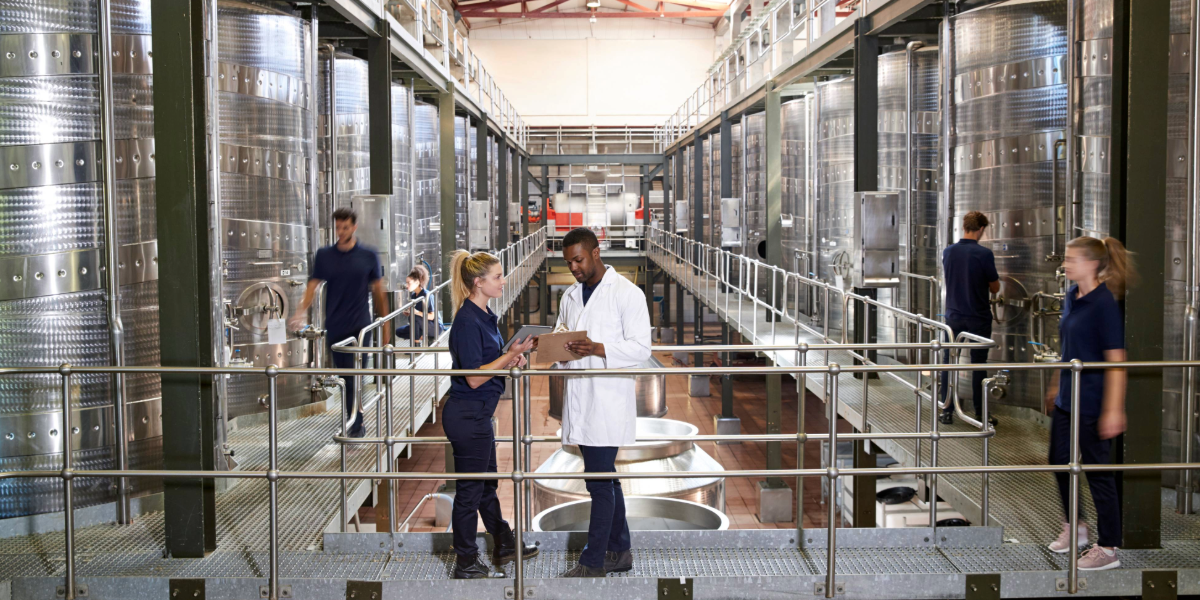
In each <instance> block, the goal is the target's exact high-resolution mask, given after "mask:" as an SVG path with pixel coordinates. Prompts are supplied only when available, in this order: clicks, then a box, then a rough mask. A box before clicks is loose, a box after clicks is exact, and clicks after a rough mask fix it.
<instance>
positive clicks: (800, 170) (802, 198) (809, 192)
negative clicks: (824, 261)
mask: <svg viewBox="0 0 1200 600" xmlns="http://www.w3.org/2000/svg"><path fill="white" fill-rule="evenodd" d="M780 108H781V111H782V120H783V131H782V140H781V141H782V154H783V157H782V173H781V175H782V179H783V181H782V183H783V185H782V188H783V195H782V203H781V207H780V212H781V216H782V223H781V226H782V227H781V230H782V238H783V268H784V269H786V270H787V271H788V272H790V273H799V274H801V275H804V276H806V277H813V276H815V273H816V263H815V262H814V261H813V237H814V234H813V229H812V227H813V225H814V221H813V219H812V215H813V210H814V209H813V202H814V201H815V198H814V194H815V190H814V189H813V187H812V179H811V177H810V174H811V173H812V169H811V167H810V163H811V160H812V157H811V155H810V152H811V146H812V144H811V133H812V130H811V127H810V125H811V123H812V95H811V94H809V95H807V96H804V97H801V98H797V99H794V100H789V101H787V102H784V103H783V104H782V105H781V107H780ZM764 196H765V193H764ZM763 222H764V224H765V222H766V215H765V214H764V215H763ZM764 229H765V227H764ZM763 235H765V231H764V233H763ZM786 292H787V298H788V302H789V305H790V306H793V307H794V306H797V303H798V306H799V308H800V310H801V311H802V312H804V313H805V314H812V307H813V304H812V297H811V296H812V292H811V291H810V290H806V289H800V290H797V289H795V287H792V288H789V289H788V290H786ZM797 294H799V297H797Z"/></svg>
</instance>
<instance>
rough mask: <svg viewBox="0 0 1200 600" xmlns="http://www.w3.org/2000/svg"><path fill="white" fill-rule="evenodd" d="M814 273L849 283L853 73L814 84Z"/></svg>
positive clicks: (836, 315)
mask: <svg viewBox="0 0 1200 600" xmlns="http://www.w3.org/2000/svg"><path fill="white" fill-rule="evenodd" d="M816 105H817V106H816V115H815V121H816V129H815V131H814V133H815V137H816V146H817V147H816V180H817V181H816V184H817V187H816V191H817V194H816V206H817V238H816V241H817V275H818V276H819V277H820V278H821V279H824V280H825V281H828V282H830V283H834V284H837V285H841V286H843V287H845V286H848V285H849V281H850V271H851V267H852V263H853V259H852V254H853V252H852V247H851V246H852V241H853V240H852V237H851V236H852V227H853V220H854V216H853V215H854V210H853V203H854V78H853V77H846V78H843V79H839V80H836V81H829V82H824V83H818V84H817V90H816ZM831 303H832V305H831V306H830V307H829V331H830V335H831V336H833V337H834V338H837V337H838V336H840V335H841V330H842V321H843V317H844V316H843V315H842V306H841V304H840V303H839V302H837V301H836V300H834V299H832V298H831Z"/></svg>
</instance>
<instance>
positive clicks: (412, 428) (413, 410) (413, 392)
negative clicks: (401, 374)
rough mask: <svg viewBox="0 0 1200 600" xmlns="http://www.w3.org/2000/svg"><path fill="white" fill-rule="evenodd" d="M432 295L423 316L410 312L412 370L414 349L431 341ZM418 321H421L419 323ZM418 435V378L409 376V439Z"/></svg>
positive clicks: (409, 345) (415, 363) (411, 449)
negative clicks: (430, 302)
mask: <svg viewBox="0 0 1200 600" xmlns="http://www.w3.org/2000/svg"><path fill="white" fill-rule="evenodd" d="M432 295H433V294H429V295H427V296H426V300H425V303H424V304H423V307H424V309H425V310H423V311H421V312H422V313H423V314H422V315H420V316H418V315H417V314H416V312H417V311H416V308H417V307H416V306H415V305H414V306H413V307H412V309H410V310H409V317H408V348H409V350H410V352H409V354H408V367H409V369H410V370H411V369H416V368H417V357H418V356H420V355H418V354H414V353H412V352H411V350H412V349H413V348H416V347H417V346H420V347H422V348H424V347H425V340H427V339H429V331H430V330H429V328H430V323H429V315H431V314H433V313H430V312H429V296H432ZM417 319H420V321H417ZM417 323H420V324H421V336H420V337H419V338H418V337H417ZM433 331H437V328H436V327H434V329H433ZM418 342H419V343H418ZM388 368H389V369H393V370H394V369H395V368H396V355H395V354H392V361H391V364H390V365H388ZM391 380H392V376H391V375H388V381H389V382H391ZM388 395H389V396H390V395H391V392H389V393H388ZM389 404H390V403H389ZM430 408H431V409H432V405H430ZM391 431H392V426H391V424H390V423H389V424H388V435H391ZM416 435H417V376H416V375H409V376H408V437H413V436H416ZM412 457H413V444H412V442H409V444H408V458H410V459H411V458H412ZM392 491H394V490H392Z"/></svg>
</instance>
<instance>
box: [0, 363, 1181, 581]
mask: <svg viewBox="0 0 1200 600" xmlns="http://www.w3.org/2000/svg"><path fill="white" fill-rule="evenodd" d="M930 346H931V349H933V350H940V349H941V348H940V343H939V342H938V341H937V340H934V341H933V342H931V343H930ZM934 356H935V362H934V364H931V365H895V366H890V365H889V366H886V367H884V366H881V365H866V364H863V365H853V366H847V367H842V366H840V365H838V364H837V363H830V364H828V365H826V366H824V367H819V368H816V367H801V366H797V367H770V368H759V367H749V368H735V369H733V370H735V371H738V372H744V373H761V372H779V373H783V372H790V373H823V374H825V375H826V376H828V377H829V383H830V387H829V390H830V394H829V396H828V405H829V407H828V410H829V419H830V420H829V422H830V423H834V422H835V419H836V415H837V406H838V403H839V397H838V381H839V378H840V377H839V376H840V375H842V374H845V373H873V372H883V371H885V370H899V371H917V372H919V371H920V370H933V371H940V370H945V371H966V370H978V365H940V364H937V362H936V353H935V355H934ZM1063 366H1064V365H1063V364H1062V363H1057V364H1055V363H1019V364H1007V365H1004V364H997V365H988V367H990V368H991V369H992V370H996V369H1009V370H1029V371H1033V370H1048V369H1059V370H1063ZM1195 366H1196V362H1195V361H1140V362H1139V361H1123V362H1098V363H1084V362H1082V361H1079V360H1073V361H1071V362H1070V364H1069V367H1068V368H1069V370H1070V372H1071V378H1072V387H1071V439H1070V462H1069V464H1066V465H988V464H986V458H985V460H984V462H985V464H983V465H978V466H956V467H939V466H938V465H937V457H936V453H934V455H933V457H932V461H931V465H930V466H928V467H924V466H921V465H919V464H918V465H917V466H915V467H904V468H882V469H881V468H848V469H839V468H837V467H836V466H833V465H831V466H829V467H828V468H824V469H790V470H771V469H757V470H737V471H719V472H697V471H689V472H637V473H633V472H629V473H537V475H536V478H537V479H590V478H596V477H601V478H613V479H617V478H620V479H652V478H653V479H657V478H676V479H680V478H709V477H780V476H792V477H825V478H827V479H828V480H829V481H830V483H831V485H832V483H834V482H836V480H837V479H838V478H840V477H854V476H890V475H917V476H920V475H925V476H928V477H930V480H931V481H936V477H937V476H938V475H949V474H981V475H985V476H986V475H988V474H991V473H1067V474H1068V476H1069V478H1070V486H1069V491H1068V507H1069V508H1068V526H1069V530H1070V531H1074V530H1076V529H1077V528H1078V524H1079V515H1078V512H1077V503H1078V500H1079V477H1080V476H1081V475H1083V474H1085V473H1089V472H1094V471H1164V470H1177V471H1186V470H1189V469H1192V468H1193V465H1191V464H1190V463H1153V464H1121V465H1084V464H1081V463H1080V448H1079V413H1080V411H1079V408H1080V388H1081V381H1082V380H1081V377H1082V373H1083V371H1084V370H1085V369H1149V368H1153V369H1163V368H1192V367H1195ZM730 370H731V369H730V368H729V367H725V368H722V369H713V368H706V367H692V368H666V369H612V370H607V369H578V370H559V369H553V370H552V369H529V370H524V371H523V370H522V369H520V368H513V369H509V370H501V369H495V370H478V369H462V370H446V371H439V370H429V369H411V370H406V371H397V370H396V369H370V370H366V371H367V374H372V375H375V374H378V375H391V374H397V373H408V374H412V375H495V376H507V377H508V378H509V379H510V380H511V382H512V384H513V386H514V390H515V392H516V393H515V394H514V398H518V397H520V395H521V391H522V389H523V388H524V386H525V385H527V383H528V378H529V377H533V376H543V375H544V376H549V375H551V374H553V375H555V376H567V377H627V376H630V375H638V374H662V373H676V372H678V373H686V374H697V373H699V374H711V373H714V372H721V373H728V372H729V371H730ZM351 371H352V370H349V369H312V368H279V367H275V366H274V365H271V366H268V367H266V368H265V369H263V370H262V374H263V375H264V376H265V377H267V383H268V385H267V390H268V393H267V399H268V411H269V419H268V435H267V445H268V468H267V470H265V471H202V470H201V471H197V470H178V471H177V470H163V469H159V470H140V469H133V470H131V469H116V470H89V469H85V470H75V469H73V468H72V460H73V459H72V448H71V436H70V435H67V436H65V437H64V439H63V468H62V469H61V470H60V471H52V470H37V471H15V472H14V471H7V472H0V480H3V479H10V478H31V477H58V478H60V479H62V482H63V505H64V525H65V529H64V532H63V535H64V538H65V540H64V547H65V555H66V556H65V559H66V560H65V562H66V566H65V570H64V579H65V583H66V585H65V589H66V597H67V598H73V597H74V596H75V589H76V587H75V584H76V572H75V521H74V512H75V503H74V497H73V493H72V480H73V479H75V478H77V477H104V478H113V477H130V478H137V477H156V478H167V479H181V478H182V479H208V478H212V479H233V478H244V479H266V480H267V484H268V528H269V535H268V540H269V552H268V554H269V562H268V565H267V566H268V572H267V579H268V582H269V585H268V595H267V597H268V598H271V599H278V598H279V597H280V591H279V590H280V588H279V489H278V485H279V481H280V480H285V479H310V480H316V479H322V480H326V479H339V480H342V481H345V480H349V479H370V478H373V479H379V480H386V481H388V482H389V484H391V483H393V482H395V481H406V480H431V479H432V480H437V479H444V478H446V475H447V474H446V473H433V472H407V473H400V472H395V471H391V470H390V469H389V472H387V473H382V472H378V471H376V472H334V471H280V470H279V469H278V466H279V465H278V447H279V439H278V386H277V385H276V383H277V380H278V377H279V376H281V375H282V376H286V375H314V374H324V375H328V374H333V375H335V376H337V375H348V374H351ZM246 372H247V370H246V369H244V368H230V367H161V366H160V367H130V366H126V367H104V366H100V367H96V366H92V367H73V366H72V365H69V364H64V365H61V366H59V367H7V368H0V375H26V374H47V373H50V374H58V375H59V376H60V377H61V378H62V381H61V384H62V385H61V392H60V393H61V400H62V427H63V431H71V428H72V421H73V418H72V412H71V390H72V383H71V378H72V377H73V376H74V375H77V374H85V373H107V374H114V373H158V374H167V373H175V374H205V375H221V374H234V373H237V374H245V373H246ZM934 381H936V379H935V380H934ZM935 385H936V384H935ZM984 401H985V403H986V396H985V400H984ZM522 416H524V417H525V418H526V419H527V418H528V411H525V412H524V415H523V414H522V407H521V403H520V402H516V401H514V402H513V435H512V438H510V439H511V442H512V444H513V457H514V461H513V465H514V470H513V471H511V472H505V473H454V474H453V477H454V478H455V479H465V480H500V479H510V480H512V481H513V482H514V486H513V505H514V514H516V515H519V514H520V513H521V506H522V491H523V489H524V488H525V487H527V486H528V477H527V476H526V474H525V473H523V472H521V471H519V470H516V465H520V464H522V462H521V458H522V443H521V441H522V440H521V439H519V434H520V429H519V427H520V423H521V419H522ZM819 435H820V434H812V435H810V434H805V433H804V432H800V431H798V432H797V434H796V436H795V438H796V440H797V441H798V442H799V441H808V440H816V439H821V438H819V437H818V436H819ZM824 435H825V438H824V439H827V440H828V441H829V443H830V447H836V443H837V439H838V438H839V437H841V438H842V439H854V437H852V436H855V435H856V434H842V435H840V436H839V434H838V433H837V429H836V428H834V427H831V428H830V431H829V433H828V434H824ZM858 435H872V434H858ZM915 435H916V436H918V437H919V436H920V435H921V434H920V432H918V433H917V434H915ZM930 435H931V438H932V439H931V441H932V443H935V444H936V442H937V437H938V436H939V435H940V436H946V437H950V436H951V434H949V433H947V434H938V433H937V432H936V430H934V431H932V432H930ZM527 437H528V438H529V439H528V440H527V441H526V444H528V443H530V442H532V441H534V439H533V437H532V436H527ZM539 437H541V436H539ZM706 437H711V436H706ZM717 437H720V436H717ZM755 437H766V436H755ZM980 437H983V439H984V442H985V443H986V442H987V440H988V437H990V436H980ZM862 439H871V438H866V437H864V438H862ZM387 441H388V440H384V442H385V443H387ZM547 441H548V440H547ZM391 442H393V443H394V442H395V438H392V439H391ZM935 448H936V446H935ZM931 493H932V490H931ZM934 497H936V496H934ZM932 504H933V505H935V506H936V502H933V503H932ZM393 510H394V509H393ZM829 511H830V519H829V526H828V527H827V543H826V547H827V552H828V557H829V565H828V568H827V571H826V588H825V589H826V592H825V596H826V597H827V598H832V597H834V590H835V586H834V584H835V578H836V574H837V569H836V560H835V555H836V552H837V545H836V539H837V537H836V536H837V528H836V527H835V526H834V524H835V522H836V521H835V518H834V517H835V511H836V507H835V503H833V502H831V503H830V508H829ZM983 517H984V523H985V524H986V522H987V521H986V520H987V514H986V513H984V515H983ZM516 521H517V527H516V528H515V530H514V534H515V536H516V542H517V543H516V547H517V556H516V565H517V568H516V569H515V573H514V579H513V585H514V590H515V592H516V593H517V595H518V597H523V595H524V592H523V588H524V584H525V581H524V570H523V569H522V568H521V564H522V560H521V559H522V557H521V552H522V546H523V543H522V537H523V535H524V529H525V524H524V523H523V521H522V520H521V519H519V518H518V519H516ZM931 524H932V526H933V527H936V521H931ZM796 526H797V528H800V527H802V523H801V522H800V521H797V523H796ZM1078 576H1079V565H1078V556H1077V555H1076V554H1075V553H1071V556H1070V563H1069V570H1068V592H1071V593H1074V592H1075V591H1077V590H1078Z"/></svg>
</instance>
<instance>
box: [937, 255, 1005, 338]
mask: <svg viewBox="0 0 1200 600" xmlns="http://www.w3.org/2000/svg"><path fill="white" fill-rule="evenodd" d="M942 270H943V272H945V274H946V318H947V319H951V318H959V319H986V320H989V321H990V320H991V319H992V311H991V306H990V304H989V301H988V294H989V290H988V284H989V283H991V282H993V281H999V280H1000V275H999V274H998V273H996V257H995V255H993V254H992V251H991V250H988V249H987V248H984V247H983V246H980V245H979V242H977V241H975V240H969V239H966V238H963V239H961V240H958V243H957V244H951V245H950V246H949V247H947V248H946V249H945V250H943V251H942Z"/></svg>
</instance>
